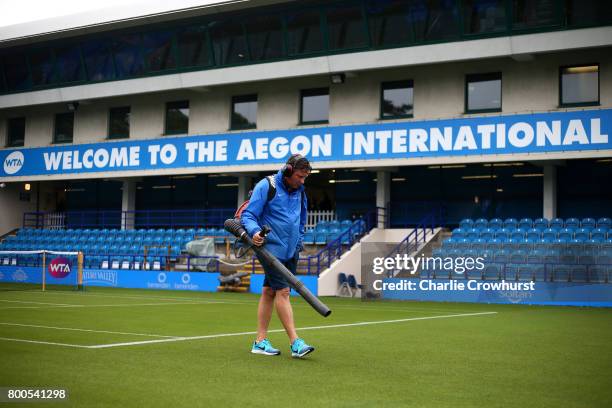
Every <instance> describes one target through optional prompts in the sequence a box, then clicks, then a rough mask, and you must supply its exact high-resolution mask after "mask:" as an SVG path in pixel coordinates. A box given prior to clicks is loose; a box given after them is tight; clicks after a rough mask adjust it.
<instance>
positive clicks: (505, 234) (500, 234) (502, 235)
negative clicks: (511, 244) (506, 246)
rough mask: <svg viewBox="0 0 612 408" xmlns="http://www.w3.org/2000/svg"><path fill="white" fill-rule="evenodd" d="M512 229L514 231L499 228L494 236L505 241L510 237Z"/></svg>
mask: <svg viewBox="0 0 612 408" xmlns="http://www.w3.org/2000/svg"><path fill="white" fill-rule="evenodd" d="M512 231H514V229H511V228H500V229H498V230H497V231H495V238H496V239H499V240H502V241H503V242H505V241H507V240H509V239H510V238H511V237H512Z"/></svg>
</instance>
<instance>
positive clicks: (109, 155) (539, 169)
mask: <svg viewBox="0 0 612 408" xmlns="http://www.w3.org/2000/svg"><path fill="white" fill-rule="evenodd" d="M611 133H612V5H611V4H610V3H609V2H606V1H598V0H588V1H584V0H583V1H578V0H473V1H467V0H439V1H433V0H346V1H282V0H247V1H226V2H203V1H200V2H196V1H178V2H173V9H163V8H160V6H158V5H151V6H146V7H143V8H140V9H139V10H137V11H135V10H134V8H133V7H132V8H130V7H117V8H113V9H108V10H104V11H96V12H91V13H84V14H80V15H74V16H66V17H58V18H53V19H49V20H45V21H37V22H32V23H25V24H19V25H15V26H9V27H4V28H1V29H0V144H1V148H0V160H1V161H2V164H3V165H2V166H1V167H0V182H1V183H2V189H0V214H1V216H0V236H5V237H4V241H3V243H2V249H4V250H9V251H11V250H13V251H14V250H26V249H44V248H43V247H41V245H45V246H49V245H51V246H56V247H57V248H49V249H59V250H69V249H71V248H72V249H74V250H83V247H85V249H84V252H85V266H86V269H91V270H100V268H102V263H104V269H107V270H119V271H123V270H127V271H133V270H134V269H141V268H143V267H144V264H145V263H146V261H144V259H140V258H139V257H140V256H141V255H142V253H141V252H142V251H143V248H144V247H145V246H148V247H150V248H153V247H155V246H156V244H162V245H170V246H171V249H169V253H168V258H170V257H172V258H173V259H174V258H175V257H178V256H179V255H180V253H181V251H184V249H185V248H184V245H185V243H186V242H189V241H191V240H192V239H193V238H196V237H197V236H205V235H214V236H215V237H216V238H215V239H216V240H217V244H223V243H224V240H223V238H220V236H219V235H222V234H223V231H222V230H219V228H220V227H221V226H222V222H223V220H224V219H225V218H227V217H229V216H231V215H232V214H233V212H234V211H235V209H236V207H237V206H238V205H240V204H241V203H242V202H243V201H244V200H245V199H246V198H247V194H248V191H249V190H250V189H251V188H252V186H253V185H254V183H256V182H257V181H258V180H260V179H261V178H262V177H264V176H266V175H268V174H271V173H272V172H274V171H276V170H278V169H279V168H280V167H281V165H282V163H284V161H285V160H286V159H287V157H289V155H290V154H291V153H301V154H303V155H306V156H307V157H308V158H309V159H310V160H311V161H312V163H313V166H314V168H315V171H314V172H313V174H312V175H311V176H310V177H309V178H308V181H307V194H308V202H309V209H310V216H309V221H308V227H309V228H310V229H311V231H310V232H309V234H308V238H307V239H308V241H309V244H310V245H309V252H308V253H307V258H305V259H304V260H303V263H304V264H303V265H302V267H303V269H302V271H303V272H304V273H305V274H306V275H307V276H309V277H310V278H312V282H310V283H309V284H312V285H314V286H313V287H314V288H316V289H317V290H318V293H319V294H335V293H337V291H338V290H339V288H340V289H341V286H344V287H345V286H348V285H347V283H345V281H344V275H342V273H346V274H353V275H355V276H356V280H357V281H361V280H360V279H361V275H360V270H359V268H360V260H361V258H360V256H359V253H358V251H356V247H357V246H358V245H359V244H358V243H357V241H358V240H359V239H360V238H361V239H366V238H367V239H370V240H378V241H387V242H395V243H399V242H402V241H404V244H414V247H413V248H412V250H410V251H409V252H410V253H413V252H414V251H422V250H425V251H429V252H428V253H434V254H436V253H437V254H448V253H451V252H452V251H459V252H454V254H455V255H456V254H458V253H459V254H461V253H465V252H466V251H475V252H470V253H481V252H482V253H484V251H489V252H487V253H488V254H489V256H492V257H494V258H495V260H496V263H495V265H493V266H492V267H491V268H490V269H487V271H488V272H487V275H485V273H484V272H483V273H482V274H481V275H480V278H482V279H493V280H494V279H501V278H506V279H507V280H524V279H527V280H529V279H533V280H536V281H537V280H542V281H554V280H558V281H563V282H568V281H574V282H578V281H589V282H591V281H593V282H594V281H597V282H607V281H608V275H609V274H610V273H611V272H610V269H611V268H610V267H611V266H612V265H610V264H609V263H605V262H604V261H605V260H602V263H600V262H599V261H598V259H599V258H601V257H605V256H608V255H607V254H608V252H606V251H609V249H610V248H609V247H608V246H607V243H610V240H611V239H612V230H610V228H611V227H612V225H610V220H609V218H608V217H610V216H611V215H612V214H611V209H612V190H611V189H610V188H609V185H610V182H609V180H610V179H611V178H612V140H611V139H610V135H611ZM521 223H522V224H521ZM457 227H459V228H460V229H459V230H458V231H457V230H455V232H453V235H452V236H451V238H450V241H445V243H444V244H443V245H442V246H440V243H441V242H442V239H444V238H447V237H448V235H449V234H448V233H447V232H446V231H449V230H450V229H454V228H457ZM215 229H216V230H215ZM162 230H163V232H160V231H162ZM211 230H212V232H211ZM502 230H504V231H502ZM531 230H534V231H531ZM549 230H550V231H549ZM566 230H567V231H566ZM583 230H584V231H583ZM49 231H59V232H49ZM121 231H124V232H121ZM125 231H128V232H125ZM129 231H147V232H144V233H143V234H145V235H146V234H148V233H150V234H153V235H154V236H155V237H149V236H143V235H138V236H139V237H136V236H135V235H134V234H136V233H134V234H132V233H129ZM187 231H190V232H189V233H187ZM345 231H348V233H346V234H344V235H342V236H341V234H343V233H344V232H345ZM419 231H422V235H419ZM516 231H521V232H520V233H517V235H516V237H514V236H513V235H512V234H513V232H516ZM528 231H531V232H532V235H530V236H528ZM546 233H548V235H547V236H546V235H545V234H546ZM562 233H564V234H565V235H562ZM45 234H46V235H45ZM54 234H56V235H57V234H60V235H61V234H64V235H61V237H63V238H62V242H61V243H58V242H56V241H53V237H54V236H56V235H54ZM66 234H67V235H66ZM122 234H123V235H125V236H132V238H134V239H131V240H128V239H125V240H123V241H120V242H125V244H124V245H125V248H121V247H118V248H114V250H113V248H112V242H111V241H114V240H115V239H116V237H117V236H122ZM160 234H162V235H160ZM445 234H446V235H445ZM579 234H581V235H579ZM584 234H586V235H584ZM60 235H57V236H60ZM97 235H105V236H106V237H108V239H107V240H106V241H101V242H99V241H96V239H95V236H97ZM136 235H137V234H136ZM20 237H21V239H20ZM41 237H42V238H41ZM66 237H67V238H66ZM84 237H85V239H83V238H84ZM160 237H161V238H160ZM368 237H369V238H368ZM37 238H41V239H37ZM147 239H149V241H147ZM508 241H510V243H508ZM557 241H559V242H557ZM573 241H576V242H573ZM590 241H592V242H590ZM147 242H148V243H147ZM572 242H573V243H574V244H576V247H577V248H578V247H579V249H577V250H576V251H575V252H568V253H566V252H563V251H565V249H566V246H567V245H569V244H571V243H572ZM436 243H437V246H436ZM538 243H541V244H542V247H541V248H540V247H539V246H538V245H537V244H538ZM353 244H355V245H353ZM510 244H511V245H516V247H514V246H513V247H507V248H506V247H505V245H510ZM556 244H558V245H559V246H558V247H556V246H555V245H556ZM590 244H592V245H591V246H589V245H590ZM520 245H523V247H520ZM560 245H563V251H562V252H558V250H559V248H560ZM218 246H219V245H218ZM150 248H148V249H147V250H149V249H150ZM507 249H513V250H514V249H516V251H514V252H519V253H520V254H522V257H520V258H516V259H514V260H513V261H512V264H514V265H519V267H516V268H514V269H512V268H511V267H508V265H509V264H510V258H509V257H508V256H509V255H508V253H507V252H504V251H506V250H507ZM125 251H128V252H129V255H130V257H127V258H126V257H123V258H121V257H119V258H118V259H117V260H116V263H115V262H113V260H114V259H113V256H114V255H126V254H125ZM164 251H165V250H164ZM170 251H171V253H170ZM443 251H446V252H443ZM461 251H463V252H461ZM478 251H481V252H478ZM496 251H497V252H496ZM554 251H557V252H554ZM568 251H569V249H568ZM158 252H159V253H156V252H155V250H154V252H151V253H152V254H153V255H156V256H159V257H160V258H162V257H164V256H165V254H166V253H165V252H163V251H158ZM514 252H513V254H514ZM551 253H556V254H557V255H554V256H556V257H553V258H546V256H548V255H550V254H551ZM498 254H499V255H500V257H499V258H497V255H498ZM547 254H548V255H547ZM564 254H566V255H567V254H570V255H571V256H570V255H567V256H568V258H567V259H565V260H563V262H562V259H561V258H560V257H561V256H563V255H564ZM610 255H612V253H610ZM529 256H533V258H531V261H533V262H531V261H529V259H528V258H529ZM551 256H553V255H551ZM0 258H2V257H0ZM570 258H571V259H570ZM139 259H140V261H139ZM338 259H339V260H338ZM551 259H552V260H551ZM602 259H603V258H602ZM610 259H611V258H610V257H608V262H610ZM105 260H106V262H104V261H105ZM0 261H1V262H5V261H6V262H7V264H8V265H12V266H20V265H21V262H24V265H25V264H28V265H30V263H36V262H38V260H37V259H32V258H31V257H30V258H27V257H26V258H23V259H22V258H19V257H15V258H14V259H13V258H12V257H10V256H7V257H5V258H3V259H1V260H0ZM497 261H499V262H497ZM160 264H161V269H164V265H166V266H167V265H168V260H163V259H162V261H161V262H160ZM533 264H535V265H540V266H534V265H533ZM555 265H557V266H558V268H557V266H555ZM568 265H569V266H568ZM158 266H159V265H158ZM254 268H255V267H254ZM555 268H557V269H558V270H560V271H562V272H559V273H556V274H555V273H554V272H553V270H554V271H556V270H557V269H555ZM509 271H510V272H509ZM7 276H8V275H7ZM339 276H341V280H339V278H338V277H339ZM431 276H432V277H435V278H442V279H444V278H446V279H448V275H446V277H445V276H444V274H443V273H442V274H435V272H434V273H432V275H431ZM189 279H191V280H194V279H193V278H189ZM189 279H188V282H185V279H183V281H182V283H183V284H185V285H187V284H188V283H189ZM164 280H165V278H164ZM111 281H112V279H111ZM251 282H253V280H251ZM111 283H112V282H111ZM157 283H158V284H160V285H162V284H165V283H164V282H159V281H158V282H157ZM115 284H117V280H115ZM159 287H162V288H163V286H159ZM213 287H216V284H215V285H213ZM181 288H187V289H189V287H186V286H185V287H181ZM252 289H253V288H252ZM253 290H256V289H253Z"/></svg>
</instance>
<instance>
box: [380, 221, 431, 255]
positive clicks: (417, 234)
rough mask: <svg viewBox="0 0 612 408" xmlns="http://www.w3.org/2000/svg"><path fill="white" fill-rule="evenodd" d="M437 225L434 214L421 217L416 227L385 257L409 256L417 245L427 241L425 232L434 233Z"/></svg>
mask: <svg viewBox="0 0 612 408" xmlns="http://www.w3.org/2000/svg"><path fill="white" fill-rule="evenodd" d="M437 224H438V218H437V217H436V213H431V214H428V215H426V216H425V217H423V219H421V221H420V222H419V223H418V225H417V226H416V227H415V228H414V229H413V230H412V231H410V233H409V234H408V235H407V236H406V238H404V239H403V240H402V241H401V242H400V243H399V244H397V245H396V246H395V248H393V249H392V250H391V252H389V254H388V255H387V257H392V256H394V255H395V254H410V253H413V252H414V251H416V250H417V249H418V248H419V243H421V242H425V241H426V240H427V231H430V232H431V233H433V232H434V228H436V225H437Z"/></svg>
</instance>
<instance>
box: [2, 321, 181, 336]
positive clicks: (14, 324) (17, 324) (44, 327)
mask: <svg viewBox="0 0 612 408" xmlns="http://www.w3.org/2000/svg"><path fill="white" fill-rule="evenodd" d="M0 325H4V326H19V327H36V328H41V329H53V330H70V331H80V332H92V333H107V334H125V335H130V336H145V337H163V338H168V339H172V338H175V337H176V336H163V335H161V334H145V333H130V332H118V331H107V330H93V329H77V328H73V327H56V326H43V325H38V324H23V323H8V322H0Z"/></svg>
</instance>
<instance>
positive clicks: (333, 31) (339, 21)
mask: <svg viewBox="0 0 612 408" xmlns="http://www.w3.org/2000/svg"><path fill="white" fill-rule="evenodd" d="M326 17H327V35H328V41H329V49H331V50H341V49H351V48H360V47H365V46H367V45H368V39H367V31H366V26H365V20H364V17H363V9H362V7H361V4H355V5H351V6H347V5H341V6H338V7H330V8H329V9H327V12H326Z"/></svg>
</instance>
